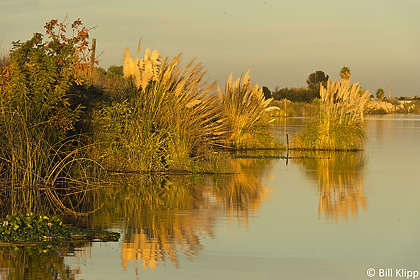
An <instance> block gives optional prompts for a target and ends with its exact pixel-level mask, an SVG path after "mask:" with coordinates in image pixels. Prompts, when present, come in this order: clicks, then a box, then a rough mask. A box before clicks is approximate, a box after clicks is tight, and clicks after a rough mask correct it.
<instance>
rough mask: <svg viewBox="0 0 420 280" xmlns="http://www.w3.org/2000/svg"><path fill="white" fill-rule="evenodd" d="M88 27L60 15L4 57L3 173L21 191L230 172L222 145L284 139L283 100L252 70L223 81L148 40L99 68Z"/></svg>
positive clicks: (0, 82) (0, 111) (264, 144)
mask: <svg viewBox="0 0 420 280" xmlns="http://www.w3.org/2000/svg"><path fill="white" fill-rule="evenodd" d="M89 31H90V30H89V29H87V28H86V27H84V26H83V24H82V22H81V21H80V20H76V21H74V22H73V23H72V24H71V25H70V24H67V23H65V22H59V21H57V20H52V21H50V22H48V23H47V24H46V25H45V33H44V34H41V33H35V34H34V36H33V37H32V38H31V39H30V40H28V41H26V42H20V41H17V42H14V43H13V48H12V50H11V51H10V54H9V56H7V57H5V58H4V59H2V64H1V67H0V68H1V69H0V70H1V75H0V93H1V94H0V130H1V131H2V134H1V136H0V177H1V179H2V181H3V182H4V183H5V184H8V185H10V186H11V187H12V189H13V190H18V189H21V188H28V187H36V188H35V190H36V191H40V190H42V191H45V190H51V189H52V188H51V187H54V188H57V187H58V186H68V185H69V184H70V185H72V186H80V185H82V186H83V188H86V187H87V186H89V185H92V184H95V183H98V182H99V180H98V178H100V177H101V176H102V174H103V173H104V172H106V171H117V172H127V171H129V172H156V171H160V172H161V171H165V172H167V171H176V172H192V173H203V172H205V173H208V172H212V173H218V172H231V169H230V167H229V166H227V165H226V164H224V162H225V161H224V160H223V158H224V151H227V150H235V149H249V148H252V149H254V148H273V147H279V144H278V143H277V142H276V141H275V140H274V138H273V137H272V136H271V135H270V130H269V128H268V123H269V122H270V118H269V117H268V115H267V114H268V113H269V112H270V111H273V110H275V107H273V106H269V103H270V102H271V99H267V100H266V99H265V98H264V95H263V93H262V89H260V88H259V87H258V85H256V84H251V82H250V76H249V73H247V74H246V75H245V76H244V80H243V81H241V78H240V79H238V80H237V81H236V82H233V81H232V78H230V79H229V80H228V81H227V82H226V86H225V87H224V89H221V88H220V87H219V86H218V85H216V84H215V83H212V84H209V83H208V82H207V79H206V78H205V71H204V70H203V67H202V66H201V65H200V64H199V63H195V62H194V61H191V62H190V63H188V64H187V65H186V66H182V63H181V55H178V56H176V57H175V58H172V59H170V58H168V57H166V58H163V57H162V56H161V55H160V54H159V52H158V51H153V52H151V51H150V50H149V49H146V51H145V54H144V56H143V57H142V58H140V59H139V58H138V55H139V51H140V44H139V48H138V51H137V57H136V58H132V57H131V54H130V53H129V50H128V49H127V50H126V54H125V57H124V66H123V67H118V66H112V67H110V68H109V69H108V71H105V70H103V69H102V68H92V65H91V63H92V62H93V61H90V60H89V59H88V57H89V53H90V50H89V43H88V39H89ZM231 77H232V75H231ZM63 189H67V188H63ZM73 190H74V189H73ZM79 191H80V190H77V191H76V192H79ZM33 195H34V196H38V195H41V194H38V193H34V194H33ZM68 195H69V194H68V193H66V196H68ZM49 196H50V197H54V200H55V199H58V195H57V194H56V193H50V194H49Z"/></svg>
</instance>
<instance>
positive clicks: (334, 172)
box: [294, 151, 366, 221]
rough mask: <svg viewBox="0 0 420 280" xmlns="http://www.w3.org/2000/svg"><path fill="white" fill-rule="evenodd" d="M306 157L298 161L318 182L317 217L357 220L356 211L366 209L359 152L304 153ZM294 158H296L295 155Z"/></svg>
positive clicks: (362, 159) (363, 160) (362, 158)
mask: <svg viewBox="0 0 420 280" xmlns="http://www.w3.org/2000/svg"><path fill="white" fill-rule="evenodd" d="M302 155H303V156H305V157H307V158H304V159H299V160H297V161H298V162H299V163H300V164H302V165H303V166H304V167H305V168H306V170H307V171H306V173H307V174H308V175H309V176H310V177H312V178H315V179H317V180H318V183H319V206H318V214H319V216H321V214H322V213H324V214H325V218H326V219H327V220H335V221H338V220H339V219H348V216H349V214H350V215H351V216H352V217H357V215H358V212H359V209H360V208H362V209H363V210H366V197H365V195H364V192H363V187H362V185H363V168H364V166H365V157H364V154H363V153H362V152H346V153H344V152H319V151H318V152H310V153H308V152H306V153H304V154H302ZM294 156H296V155H294Z"/></svg>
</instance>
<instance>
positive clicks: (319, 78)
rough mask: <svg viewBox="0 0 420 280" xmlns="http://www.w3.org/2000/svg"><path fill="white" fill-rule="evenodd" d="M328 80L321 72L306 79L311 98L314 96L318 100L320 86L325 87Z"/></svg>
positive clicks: (316, 72)
mask: <svg viewBox="0 0 420 280" xmlns="http://www.w3.org/2000/svg"><path fill="white" fill-rule="evenodd" d="M328 79H329V76H328V75H325V73H324V71H321V70H318V71H315V72H313V73H311V74H310V75H309V77H308V78H307V79H306V83H307V84H308V89H309V94H310V95H311V97H312V96H314V97H315V98H320V95H319V88H320V85H323V86H324V87H325V86H326V84H327V81H328Z"/></svg>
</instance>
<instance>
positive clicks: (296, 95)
mask: <svg viewBox="0 0 420 280" xmlns="http://www.w3.org/2000/svg"><path fill="white" fill-rule="evenodd" d="M319 97H320V96H319V90H318V91H316V90H313V89H310V88H306V87H301V88H287V87H286V88H282V89H280V90H278V91H275V92H273V98H274V99H276V100H281V99H284V98H286V99H287V100H290V101H292V102H306V103H309V102H312V101H313V100H314V99H315V98H319Z"/></svg>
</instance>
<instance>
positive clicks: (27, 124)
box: [0, 20, 88, 186]
mask: <svg viewBox="0 0 420 280" xmlns="http://www.w3.org/2000/svg"><path fill="white" fill-rule="evenodd" d="M67 27H68V25H67V24H65V23H59V22H58V21H57V20H52V21H50V22H48V23H47V24H46V25H45V29H46V32H45V36H46V37H47V39H46V40H44V35H42V34H40V33H35V34H34V36H33V37H32V39H30V40H28V41H26V42H24V43H20V42H14V43H13V48H12V50H11V52H10V65H8V66H6V67H5V68H4V69H3V70H4V72H3V76H2V79H1V85H0V131H1V135H0V143H1V146H0V169H1V172H2V173H1V176H2V177H3V178H6V179H8V180H11V182H12V185H13V184H19V185H24V186H28V185H31V186H33V185H37V184H52V183H53V182H54V181H55V180H54V179H55V178H59V177H61V175H60V174H58V173H59V172H67V171H69V170H68V169H66V168H65V167H66V166H67V167H69V166H70V165H71V164H69V162H68V161H67V160H70V159H71V160H74V159H75V158H74V157H73V156H74V155H79V152H80V150H77V149H78V148H80V146H79V145H78V144H76V143H80V142H78V141H67V140H66V138H67V137H68V136H69V132H70V131H72V130H73V129H74V125H75V123H76V121H77V120H78V119H79V117H80V115H81V113H82V106H80V105H79V104H72V103H71V99H70V97H69V96H68V94H67V93H68V90H69V88H70V87H71V86H72V85H73V83H74V81H80V77H81V75H80V73H81V71H84V70H86V69H87V68H86V67H87V66H86V65H87V63H86V51H87V45H88V42H87V39H88V30H87V29H86V28H85V27H83V26H82V23H81V21H80V20H76V21H74V22H73V24H72V25H71V29H72V32H73V36H72V37H70V38H68V37H66V30H67ZM75 144H76V145H75ZM65 170H66V171H65ZM51 172H53V173H54V174H52V173H51ZM66 176H67V175H66Z"/></svg>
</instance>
